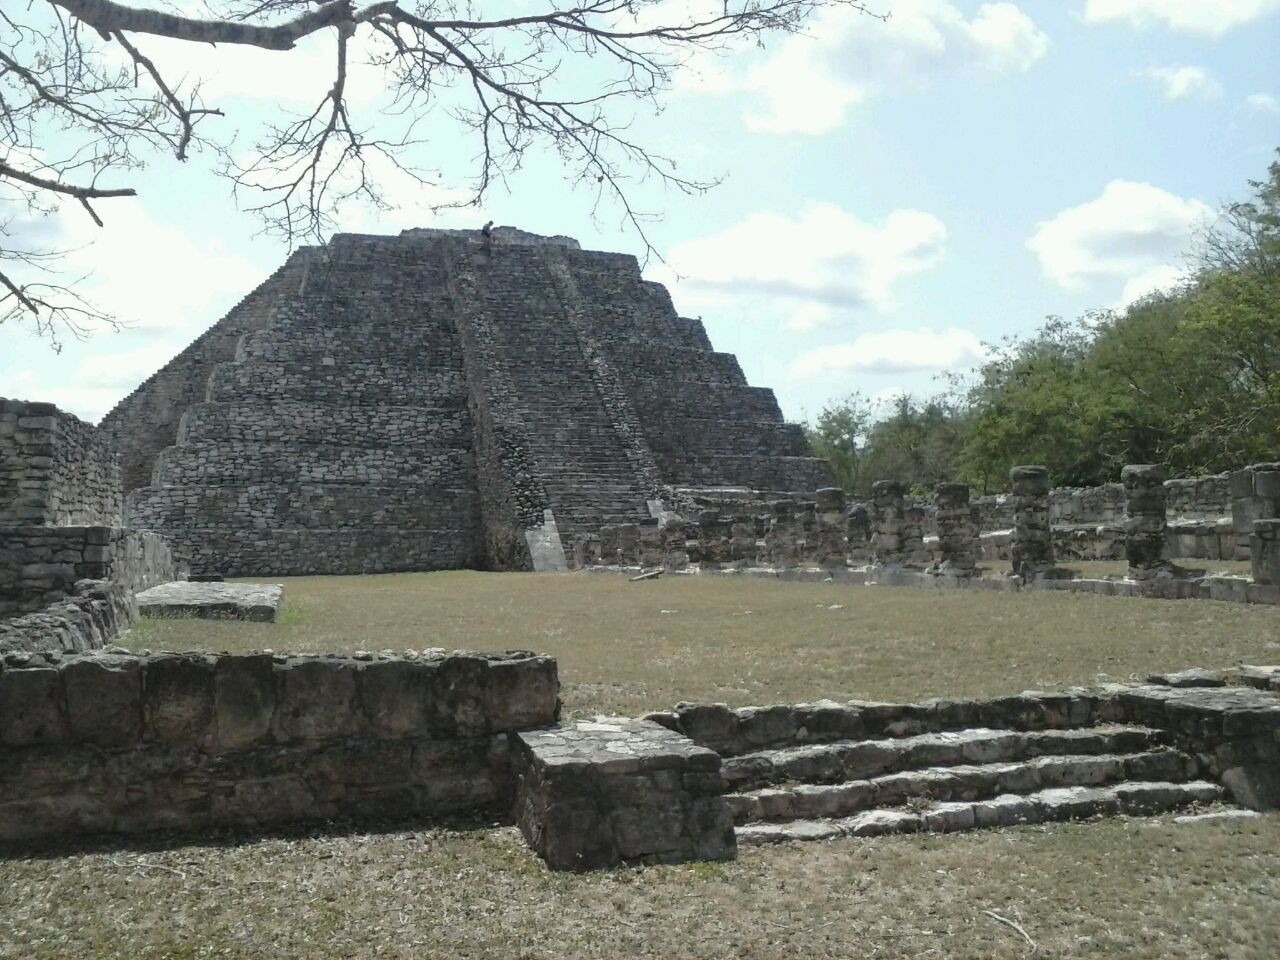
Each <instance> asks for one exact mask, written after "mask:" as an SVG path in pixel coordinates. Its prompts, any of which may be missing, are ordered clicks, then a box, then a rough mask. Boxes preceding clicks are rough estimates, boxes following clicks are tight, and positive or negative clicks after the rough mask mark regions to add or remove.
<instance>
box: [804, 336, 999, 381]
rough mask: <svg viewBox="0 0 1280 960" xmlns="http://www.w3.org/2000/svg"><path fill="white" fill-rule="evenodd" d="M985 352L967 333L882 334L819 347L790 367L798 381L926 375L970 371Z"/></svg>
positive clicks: (979, 342) (980, 343) (977, 340)
mask: <svg viewBox="0 0 1280 960" xmlns="http://www.w3.org/2000/svg"><path fill="white" fill-rule="evenodd" d="M985 356H986V350H985V348H984V347H983V346H982V342H981V341H980V340H979V339H978V338H977V337H975V336H974V335H973V334H972V333H970V332H969V331H967V330H960V329H958V328H956V327H950V328H948V329H946V330H940V331H939V330H929V329H923V330H883V331H880V332H878V333H866V334H863V335H862V336H860V337H855V338H854V339H853V340H852V341H851V342H850V343H841V344H833V345H831V346H826V347H819V348H818V349H816V350H810V351H809V352H808V353H804V354H801V355H800V356H799V357H797V358H796V359H795V360H794V361H793V362H792V364H791V372H792V374H794V375H795V376H797V377H802V378H810V377H831V376H836V375H840V374H847V373H924V372H936V371H941V370H954V369H960V368H964V367H971V366H973V365H974V364H976V363H979V362H981V361H982V359H983V358H984V357H985Z"/></svg>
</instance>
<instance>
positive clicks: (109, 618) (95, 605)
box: [0, 580, 138, 722]
mask: <svg viewBox="0 0 1280 960" xmlns="http://www.w3.org/2000/svg"><path fill="white" fill-rule="evenodd" d="M137 614H138V604H137V601H136V600H135V599H134V594H133V590H132V589H131V588H129V587H127V586H124V585H122V584H119V583H113V582H111V581H110V580H79V581H77V582H76V583H75V584H73V585H72V587H71V588H70V590H69V591H68V592H67V594H66V595H65V596H63V597H62V598H61V599H59V600H57V601H56V602H54V603H51V604H48V605H47V606H44V607H41V608H40V609H39V610H38V611H37V612H35V613H28V614H24V615H22V616H16V617H9V618H7V619H0V653H9V652H13V651H18V652H28V653H29V652H39V653H42V654H43V653H49V652H56V653H72V652H83V651H87V650H98V649H101V648H102V647H104V646H106V645H107V644H108V643H110V642H111V641H112V640H113V639H114V638H115V637H117V636H118V635H119V634H121V633H123V632H124V630H125V629H126V628H127V627H128V626H129V624H130V623H132V622H133V620H134V619H135V618H136V617H137ZM0 717H3V708H0ZM0 722H2V721H0Z"/></svg>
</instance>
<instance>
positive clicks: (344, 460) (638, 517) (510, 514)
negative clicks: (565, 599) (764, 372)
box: [102, 227, 831, 576]
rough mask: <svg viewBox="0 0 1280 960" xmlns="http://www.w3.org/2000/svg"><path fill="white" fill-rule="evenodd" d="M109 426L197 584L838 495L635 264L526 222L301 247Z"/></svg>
mask: <svg viewBox="0 0 1280 960" xmlns="http://www.w3.org/2000/svg"><path fill="white" fill-rule="evenodd" d="M102 428H103V429H104V430H105V431H107V432H108V433H109V434H110V435H111V437H112V438H113V442H114V444H115V446H116V448H117V449H118V450H119V453H120V458H121V471H122V477H123V481H124V489H125V493H126V494H127V499H126V506H125V514H126V520H127V523H128V524H129V525H130V526H133V527H137V528H141V529H146V530H151V531H154V532H156V533H160V534H162V535H164V536H165V537H166V538H168V539H169V540H170V541H171V542H172V543H173V544H174V546H175V548H176V549H178V550H179V551H181V552H182V553H183V554H185V555H187V556H189V557H190V559H191V564H192V571H193V572H194V573H197V574H200V573H220V574H224V575H228V576H235V575H238V576H254V575H265V574H270V575H286V574H311V573H372V572H380V571H392V570H426V569H445V568H476V567H478V568H487V569H521V568H528V567H530V566H535V567H536V566H539V565H540V562H539V558H540V557H543V558H544V562H547V563H554V561H545V557H546V556H547V551H550V555H552V556H553V557H555V556H562V555H563V556H569V557H570V558H572V556H573V548H574V545H575V544H578V543H580V542H582V541H583V540H589V539H591V538H592V537H594V536H595V535H597V534H598V532H599V529H600V528H601V527H602V526H604V525H606V524H608V525H616V524H619V523H623V524H625V523H645V522H653V521H652V519H651V518H652V517H654V516H657V515H660V514H662V513H664V512H666V511H670V510H675V509H679V507H680V504H681V503H684V504H686V505H687V504H689V503H692V502H693V501H692V500H691V499H690V497H695V498H696V497H698V496H700V495H701V496H706V495H711V494H712V492H714V491H721V490H724V489H725V488H739V489H740V488H746V489H749V490H752V491H765V492H767V493H768V495H771V496H775V495H776V496H787V495H792V496H794V495H796V494H798V493H801V492H803V493H804V494H805V495H807V496H812V493H813V491H814V489H815V488H817V487H822V486H826V485H829V484H830V482H831V473H830V469H829V467H828V465H827V463H826V462H825V461H823V460H817V459H814V458H813V457H811V456H810V455H809V449H808V445H807V443H806V442H805V438H804V435H803V432H802V430H801V428H800V427H799V426H797V425H795V424H788V423H785V422H784V421H783V418H782V414H781V411H780V410H779V408H778V404H777V400H776V399H775V398H774V395H773V392H772V391H771V390H768V389H765V388H761V387H752V386H749V385H748V384H747V382H746V379H745V377H744V376H743V373H742V370H741V367H740V366H739V365H738V362H737V360H736V359H735V358H734V357H733V356H732V355H730V354H726V353H718V352H716V351H714V350H713V349H712V347H711V343H710V341H709V340H708V338H707V334H706V331H705V330H704V329H703V326H702V323H701V322H700V321H698V320H691V319H687V318H684V317H681V316H680V315H679V314H677V313H676V311H675V309H674V307H673V306H672V302H671V298H670V296H669V295H668V293H667V291H666V290H665V289H664V288H663V287H662V286H661V285H660V284H657V283H653V282H651V281H647V280H644V279H642V277H641V272H640V267H639V264H638V263H637V261H636V259H635V258H634V257H632V256H629V255H624V254H616V253H601V252H597V251H590V250H582V249H581V248H580V247H579V245H578V243H577V242H576V241H574V240H572V239H570V238H568V237H541V236H538V235H535V234H530V233H525V232H524V231H521V230H517V229H514V228H511V227H498V228H495V229H494V230H493V231H492V233H491V235H490V236H489V237H482V235H481V232H480V231H456V230H455V231H449V230H428V229H420V230H408V231H405V232H404V233H402V234H401V235H399V236H370V235H356V234H338V235H335V236H334V237H333V238H332V240H330V242H329V243H328V244H327V245H325V246H323V247H309V248H303V249H300V250H298V251H296V252H295V253H294V254H293V255H292V256H290V258H289V259H288V261H287V262H286V263H285V264H284V265H283V266H282V267H280V269H278V270H277V271H276V272H275V273H273V274H272V275H271V276H270V277H268V278H267V279H266V281H264V282H263V283H262V284H261V285H260V286H259V287H258V288H257V289H256V290H254V291H253V292H252V293H250V294H249V295H248V296H247V297H246V298H245V299H244V300H243V301H242V302H241V303H240V304H239V305H238V306H237V307H235V308H234V309H233V310H232V311H231V312H230V313H229V314H228V315H227V316H226V317H224V318H223V319H222V320H220V321H219V322H218V323H216V324H215V325H214V326H213V327H211V328H210V329H209V330H208V331H206V332H205V333H204V334H203V335H202V336H201V337H199V338H198V339H197V340H196V341H195V342H194V343H192V344H191V345H190V346H189V347H188V348H187V349H186V350H184V351H183V352H182V353H180V354H179V355H178V356H177V357H175V358H174V359H173V360H172V361H170V362H169V363H168V364H166V365H165V366H164V367H163V368H162V369H161V370H159V371H158V372H157V373H155V374H154V375H153V376H151V377H150V378H149V379H148V380H147V381H146V382H144V383H143V384H142V385H141V386H140V387H139V388H138V389H137V390H136V391H134V392H133V393H132V394H131V395H130V396H128V397H126V398H125V399H124V400H123V401H121V402H120V403H119V404H118V405H117V406H116V407H115V409H113V410H112V411H111V412H110V413H109V414H108V415H107V416H106V417H105V418H104V419H103V421H102Z"/></svg>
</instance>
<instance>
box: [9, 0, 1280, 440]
mask: <svg viewBox="0 0 1280 960" xmlns="http://www.w3.org/2000/svg"><path fill="white" fill-rule="evenodd" d="M513 2H515V0H513ZM694 2H706V0H694ZM517 5H521V6H526V7H537V6H540V4H539V3H535V2H531V0H530V2H526V3H523V4H519V3H517ZM871 5H872V6H873V7H874V8H876V9H880V10H885V11H888V12H890V13H891V17H890V19H889V20H888V21H883V22H882V21H879V20H874V19H871V18H867V17H860V16H857V15H854V14H852V13H848V12H845V13H838V12H837V13H832V14H824V15H822V16H821V17H820V18H819V19H818V20H817V21H815V22H814V23H813V24H812V25H811V29H810V31H809V32H808V34H807V35H805V36H801V37H790V38H778V39H777V40H776V41H775V42H774V43H772V44H771V45H769V46H768V47H766V49H764V50H762V51H761V50H754V49H747V50H741V51H735V52H733V53H732V54H731V55H728V56H723V57H699V58H696V59H695V60H694V61H693V62H692V63H691V64H690V66H689V72H688V73H687V74H686V75H684V76H683V77H682V78H679V79H678V80H677V82H676V84H675V86H674V89H673V90H672V91H671V93H670V95H669V96H668V97H667V98H666V99H665V101H664V107H665V109H664V111H663V113H662V114H661V115H660V116H658V117H642V118H640V119H639V120H638V121H637V131H638V132H639V133H641V134H642V135H643V136H644V137H645V138H646V139H647V142H648V143H650V144H652V145H654V146H656V147H657V148H658V149H660V150H661V151H662V152H665V153H668V154H670V155H672V156H675V157H677V158H678V159H680V161H681V170H682V172H689V173H692V174H695V175H700V176H709V177H710V176H721V175H723V176H724V178H725V179H724V182H723V183H722V184H721V185H720V186H719V187H717V188H715V189H714V190H712V191H710V192H709V193H707V194H705V195H701V196H693V197H689V196H684V195H681V194H678V193H673V192H669V191H667V192H664V191H662V190H659V189H656V188H647V187H639V188H637V190H636V192H635V194H634V199H635V201H636V202H637V204H638V205H639V206H640V207H642V208H643V209H645V210H648V211H653V212H660V213H662V214H663V218H662V219H661V220H660V221H658V222H656V223H654V224H652V225H650V227H649V235H650V239H651V240H652V242H653V244H654V246H655V247H656V248H657V249H658V250H659V252H660V253H661V254H662V255H663V257H664V259H665V263H663V262H658V261H651V262H650V264H649V265H648V268H647V270H648V274H649V275H650V276H651V277H653V278H654V279H659V280H662V281H663V282H666V283H668V285H669V286H670V287H671V290H672V293H673V296H674V297H675V301H676V306H677V308H679V309H680V310H681V312H682V313H684V314H686V315H689V316H700V317H702V318H703V320H704V321H705V323H706V325H707V328H708V331H709V333H710V335H711V338H712V341H713V343H714V344H715V345H716V347H717V348H718V349H721V350H728V351H732V352H734V353H736V354H737V355H738V357H739V359H740V360H741V361H742V364H743V367H744V369H745V370H746V372H747V374H748V377H749V378H750V379H751V381H752V382H753V383H755V384H758V385H763V386H771V387H773V388H774V389H775V390H776V391H777V393H778V396H779V399H780V400H781V402H782V405H783V409H784V411H785V412H786V413H787V415H788V416H789V417H790V418H792V419H799V418H800V417H802V416H803V415H804V414H806V413H807V414H813V413H816V412H817V410H818V409H820V408H821V406H822V405H823V403H824V402H826V401H827V400H829V399H830V398H832V397H835V396H838V395H841V394H843V393H846V392H848V391H850V390H853V389H860V390H862V391H863V392H865V393H867V394H869V395H872V396H879V397H887V396H889V395H892V394H893V393H895V392H904V391H905V392H914V393H918V394H922V393H928V392H930V391H931V390H933V389H935V388H936V386H937V384H936V381H935V379H934V378H935V377H936V376H937V375H938V374H939V373H940V372H941V371H943V370H947V369H951V370H962V369H964V368H967V367H971V366H972V365H973V364H975V363H977V362H979V361H980V360H981V357H982V355H983V349H984V348H983V346H982V344H983V342H989V341H993V340H996V339H998V338H1000V337H1002V336H1005V335H1008V334H1020V333H1026V332H1029V331H1030V330H1032V329H1034V327H1035V326H1036V325H1037V324H1039V323H1040V322H1041V320H1042V319H1043V318H1044V317H1045V316H1047V315H1050V314H1058V315H1065V316H1075V315H1079V314H1081V313H1083V312H1084V311H1086V310H1088V309H1091V308H1097V307H1112V306H1119V305H1122V304H1123V303H1125V302H1126V301H1127V300H1129V299H1132V298H1133V297H1135V296H1137V295H1139V294H1141V293H1142V292H1145V291H1147V290H1150V289H1153V288H1156V287H1160V286H1162V285H1168V284H1169V283H1172V282H1174V281H1175V280H1176V278H1177V276H1178V275H1179V273H1180V272H1181V270H1182V269H1183V267H1184V261H1183V257H1182V254H1183V252H1184V251H1185V250H1186V249H1187V246H1188V243H1189V241H1190V237H1191V235H1192V232H1193V231H1194V229H1195V228H1196V226H1197V224H1198V223H1201V222H1203V221H1204V219H1205V218H1206V217H1207V216H1209V215H1210V213H1211V212H1212V210H1213V208H1215V207H1217V206H1218V205H1219V204H1220V203H1221V202H1223V201H1225V200H1229V199H1239V198H1242V197H1243V196H1244V195H1245V194H1246V192H1247V186H1246V181H1247V180H1248V179H1250V178H1253V179H1258V178H1260V177H1261V176H1263V174H1264V171H1265V169H1266V167H1267V164H1268V163H1269V162H1271V160H1272V159H1274V150H1275V148H1276V147H1277V146H1280V53H1277V51H1280V0H1220V2H1213V0H1023V2H1018V3H1009V2H1000V3H971V2H965V0H897V2H890V0H881V2H878V3H874V2H873V3H872V4H871ZM153 48H155V49H156V52H155V53H154V54H153V57H156V58H159V59H160V60H162V61H163V58H164V57H166V56H168V57H172V58H174V60H173V61H172V62H178V58H181V62H182V63H183V64H184V65H185V66H186V68H187V69H190V70H192V71H202V72H203V73H204V74H205V75H206V76H208V77H209V78H210V84H209V88H208V89H209V91H210V93H211V95H212V96H213V97H214V98H216V99H217V102H218V103H219V104H220V105H221V106H223V107H224V109H226V110H227V112H228V114H229V117H228V120H227V121H225V122H226V123H227V124H228V125H230V124H233V123H235V124H241V125H243V126H245V127H246V128H252V126H253V124H255V123H257V122H261V121H262V120H263V119H264V118H266V117H269V116H271V115H272V112H273V111H274V110H276V109H278V103H279V100H280V98H283V100H284V102H285V103H286V104H287V105H288V104H292V105H293V106H295V107H296V106H301V105H302V104H303V103H304V102H305V101H304V99H303V98H304V97H308V96H312V95H315V94H316V93H317V91H318V92H319V93H321V94H322V93H323V90H324V89H326V88H327V82H326V77H325V70H326V66H327V57H326V56H325V55H324V53H323V52H322V51H321V50H320V49H315V48H313V47H309V46H307V45H305V44H304V45H303V46H302V47H301V48H300V49H299V50H298V51H294V52H291V53H290V54H288V58H289V59H288V60H287V64H288V70H287V71H286V72H284V73H281V72H279V68H280V65H281V63H282V62H286V61H283V60H282V59H281V55H279V54H265V53H264V54H259V53H256V52H253V51H231V52H230V53H228V52H226V51H218V52H214V51H200V52H199V55H198V56H197V57H194V58H193V56H192V54H191V52H190V51H189V50H176V49H167V48H165V46H164V44H163V43H158V44H153ZM265 70H271V71H274V73H273V74H270V75H268V74H264V71H265ZM264 77H269V79H264ZM353 84H354V87H353V100H354V105H355V107H356V109H357V110H358V111H359V112H360V113H362V114H363V115H364V116H366V117H369V118H372V117H373V116H374V115H375V112H376V109H377V105H378V102H379V94H380V81H379V78H378V77H377V75H376V74H375V73H373V72H372V71H364V72H361V73H358V74H357V75H356V76H355V78H354V79H353ZM472 146H473V145H471V144H468V143H466V142H464V141H461V140H460V139H459V138H456V137H451V136H450V137H446V138H444V145H443V146H441V147H435V148H433V151H434V152H433V153H432V155H431V158H430V162H431V163H433V164H435V163H439V164H440V165H441V166H443V167H444V168H445V169H446V170H458V169H461V168H462V165H463V164H464V162H465V160H466V158H467V157H468V156H470V152H471V149H472ZM130 182H131V183H132V184H133V185H135V186H137V187H138V189H139V194H140V198H139V199H138V200H136V201H131V200H115V201H111V202H110V205H109V206H107V205H105V204H104V205H100V212H101V213H103V215H104V217H105V219H106V227H105V228H104V229H102V230H97V229H96V228H93V227H92V225H91V224H87V223H86V222H85V218H84V217H83V216H82V215H81V214H80V213H79V212H78V211H77V210H74V209H68V210H66V211H64V212H61V213H59V214H58V215H57V217H56V219H55V221H54V222H52V223H44V224H40V225H39V228H40V229H41V230H44V231H46V232H53V233H55V234H57V235H59V236H60V237H61V238H62V239H63V241H64V242H65V243H69V244H71V245H73V246H77V247H79V248H80V249H79V250H78V252H77V253H76V254H75V255H74V257H73V258H72V260H71V262H70V266H71V268H72V269H74V270H77V271H79V272H81V273H86V274H91V275H90V276H89V278H88V279H87V280H86V281H85V287H86V290H88V291H89V292H91V293H92V294H93V295H94V296H95V297H96V298H97V299H98V300H99V301H101V302H102V303H103V304H104V305H106V306H107V307H108V308H109V309H111V310H112V311H113V312H114V313H115V314H116V315H117V316H119V317H120V318H121V319H123V320H126V321H127V322H129V323H130V324H131V327H130V328H129V329H128V330H126V331H124V332H120V333H112V332H110V331H106V330H104V331H100V332H98V333H96V334H95V335H94V336H93V337H92V338H91V339H90V340H89V341H88V342H86V343H75V342H69V343H67V344H66V345H65V348H64V349H63V350H62V352H61V353H60V354H55V353H54V352H53V351H52V350H50V349H49V346H48V344H47V343H46V342H44V341H41V340H38V339H36V338H35V337H33V336H32V335H31V334H30V332H29V331H26V330H24V329H22V328H21V327H19V326H16V325H13V324H9V325H5V326H0V395H5V396H17V397H22V398H27V399H41V400H53V401H55V402H57V403H59V404H60V405H62V406H64V407H66V408H67V409H70V410H72V411H74V412H76V413H78V414H80V415H81V416H84V417H86V418H87V419H90V420H96V419H97V418H98V417H100V416H101V415H102V414H103V413H104V412H105V411H106V410H107V409H109V408H110V406H111V405H112V404H113V403H114V402H115V401H116V400H118V399H120V398H121V397H123V396H124V395H125V394H127V393H128V392H129V391H130V390H131V389H132V388H133V387H134V386H135V385H136V384H137V383H138V382H140V381H141V380H142V379H144V378H145V377H146V376H148V375H149V374H150V373H152V372H153V371H154V370H155V369H156V368H158V367H159V366H160V365H161V364H162V363H163V362H164V361H165V360H167V359H168V358H169V357H170V356H172V355H173V354H175V353H176V352H177V351H178V350H180V349H181V348H182V347H183V346H184V345H185V344H186V343H189V342H190V341H191V340H192V339H193V338H194V337H195V336H197V335H198V334H199V333H200V332H202V331H203V330H204V329H206V328H207V327H208V326H209V325H210V324H211V323H213V322H214V321H215V320H216V319H217V318H218V317H219V316H221V315H222V314H223V313H225V312H226V310H227V309H229V308H230V307H231V306H232V305H233V304H234V303H235V302H236V301H237V300H238V299H239V298H240V297H241V296H243V295H244V294H246V293H247V292H248V291H249V290H250V289H251V288H252V287H253V286H254V285H256V284H257V283H258V282H259V281H260V280H261V279H262V278H263V277H265V275H266V274H268V273H269V272H270V271H271V270H272V269H274V268H275V267H276V266H277V265H278V264H279V263H280V262H281V260H283V258H284V256H285V255H286V252H287V251H286V250H285V248H284V247H283V246H282V245H280V244H279V243H277V242H275V241H272V240H269V239H266V238H263V237H260V236H254V234H255V232H256V229H257V225H256V222H255V221H254V220H253V219H252V218H251V217H249V216H247V215H244V214H238V213H236V211H235V208H234V204H233V202H232V200H231V198H230V196H229V193H228V190H227V187H226V185H225V184H224V183H223V182H221V181H219V180H218V179H217V178H215V177H213V176H212V175H211V174H210V173H209V168H208V164H207V163H206V162H205V160H204V159H202V158H199V157H197V158H196V159H195V160H193V161H192V162H189V163H188V164H186V165H179V164H177V163H175V162H173V161H170V160H167V159H165V158H163V157H159V158H156V160H155V161H154V162H153V163H152V164H151V166H150V167H149V168H148V169H147V170H146V171H145V172H144V173H143V174H142V175H141V176H139V177H137V178H135V179H133V180H131V181H130ZM390 196H391V198H392V199H393V200H394V202H395V203H396V206H397V209H396V210H394V211H392V212H391V213H386V214H377V213H374V212H372V211H369V210H366V209H360V208H353V209H350V210H348V211H346V212H345V214H344V216H343V220H342V224H343V227H344V228H346V229H351V230H360V231H367V232H388V233H393V232H397V231H399V230H400V229H402V228H404V227H407V226H414V225H428V224H435V225H439V226H463V227H466V226H477V225H478V224H479V223H481V222H483V221H484V220H485V219H488V218H489V217H492V218H494V219H495V220H497V221H498V222H499V223H505V224H513V225H516V226H520V227H522V228H525V229H530V230H534V231H537V232H541V233H564V234H569V235H572V236H575V237H578V238H579V239H580V240H581V241H582V242H583V244H584V245H586V246H588V247H592V248H596V249H604V250H621V251H630V252H636V253H639V252H641V244H640V243H639V241H638V239H637V238H636V236H635V235H634V234H633V233H630V232H628V230H627V229H626V228H625V227H624V226H623V225H622V224H621V223H620V220H621V216H620V211H619V210H618V209H616V208H609V207H606V208H603V209H602V210H600V211H598V212H597V215H596V216H595V217H593V215H592V210H591V207H590V202H589V200H588V198H586V197H585V196H584V195H583V192H582V191H581V190H575V189H574V188H573V186H572V185H571V184H568V183H565V182H564V181H563V179H562V177H561V176H560V173H559V167H558V163H557V162H556V161H555V160H554V158H551V157H548V156H544V157H541V158H540V159H538V160H536V161H534V162H532V163H530V164H528V165H527V167H526V169H525V170H523V171H522V172H521V173H520V174H519V175H518V176H515V177H513V178H512V179H511V180H510V181H509V190H502V189H499V190H497V191H495V192H494V193H493V194H492V195H491V196H490V197H489V199H488V201H487V203H486V205H485V207H484V208H483V209H482V210H480V211H474V210H472V211H467V212H465V213H453V214H446V215H442V216H440V217H437V218H433V217H432V215H431V214H430V212H429V209H428V207H429V204H430V201H431V199H432V198H433V197H435V196H438V194H437V193H434V192H427V191H423V190H422V189H420V188H418V187H416V186H414V185H412V184H406V183H399V184H397V183H395V182H393V183H392V185H391V190H390Z"/></svg>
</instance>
